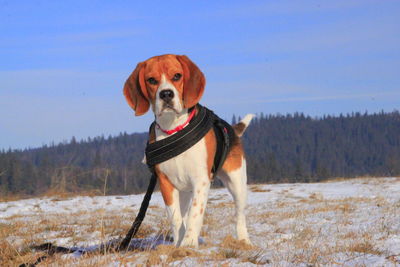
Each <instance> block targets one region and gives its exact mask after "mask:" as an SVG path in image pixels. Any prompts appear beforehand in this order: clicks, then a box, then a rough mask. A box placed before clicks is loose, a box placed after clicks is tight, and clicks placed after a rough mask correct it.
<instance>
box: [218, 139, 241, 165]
mask: <svg viewBox="0 0 400 267" xmlns="http://www.w3.org/2000/svg"><path fill="white" fill-rule="evenodd" d="M242 158H244V153H243V146H242V143H241V142H240V138H239V137H238V136H235V139H234V140H233V144H232V148H231V150H230V151H229V153H228V156H227V157H226V160H225V162H224V165H223V166H222V169H223V170H224V171H225V172H231V171H234V170H237V169H239V168H240V167H241V166H242Z"/></svg>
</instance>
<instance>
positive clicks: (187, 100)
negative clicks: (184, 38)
mask: <svg viewBox="0 0 400 267" xmlns="http://www.w3.org/2000/svg"><path fill="white" fill-rule="evenodd" d="M204 87H205V78H204V75H203V73H202V72H201V71H200V69H199V68H198V67H197V66H196V65H195V64H194V63H193V62H192V61H191V60H190V59H189V58H188V57H187V56H178V55H162V56H156V57H152V58H150V59H148V60H146V61H144V62H140V63H139V64H138V65H137V66H136V69H135V70H134V71H133V72H132V74H131V75H130V76H129V78H128V80H127V81H126V82H125V86H124V95H125V98H126V100H127V102H128V104H129V105H130V106H131V107H132V108H133V110H135V114H136V116H140V115H143V114H145V113H146V112H147V111H148V110H149V107H150V105H151V107H152V110H153V112H154V113H155V114H156V116H161V115H162V114H163V113H165V112H175V113H177V114H179V113H181V112H182V110H183V109H185V108H186V109H187V108H191V107H193V106H194V105H196V104H197V103H198V102H199V101H200V98H201V96H202V95H203V92H204Z"/></svg>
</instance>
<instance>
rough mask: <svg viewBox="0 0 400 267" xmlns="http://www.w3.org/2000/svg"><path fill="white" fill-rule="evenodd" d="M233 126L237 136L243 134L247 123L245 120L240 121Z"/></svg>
mask: <svg viewBox="0 0 400 267" xmlns="http://www.w3.org/2000/svg"><path fill="white" fill-rule="evenodd" d="M232 128H233V130H234V131H235V134H236V135H237V136H242V134H243V132H244V130H245V129H246V125H245V124H244V123H243V122H239V123H238V124H235V125H233V126H232Z"/></svg>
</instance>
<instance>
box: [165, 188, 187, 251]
mask: <svg viewBox="0 0 400 267" xmlns="http://www.w3.org/2000/svg"><path fill="white" fill-rule="evenodd" d="M172 196H173V200H172V202H171V203H169V205H167V206H166V207H167V213H168V217H169V220H170V222H171V226H172V233H173V237H174V245H175V246H178V245H179V242H180V241H181V240H182V238H183V235H184V234H185V226H184V224H183V219H182V214H181V207H180V201H179V191H178V190H177V189H175V188H174V189H173V192H172Z"/></svg>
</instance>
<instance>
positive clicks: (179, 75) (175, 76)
mask: <svg viewBox="0 0 400 267" xmlns="http://www.w3.org/2000/svg"><path fill="white" fill-rule="evenodd" d="M181 77H182V74H180V73H175V75H174V77H173V78H172V80H173V81H179V79H180V78H181Z"/></svg>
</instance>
